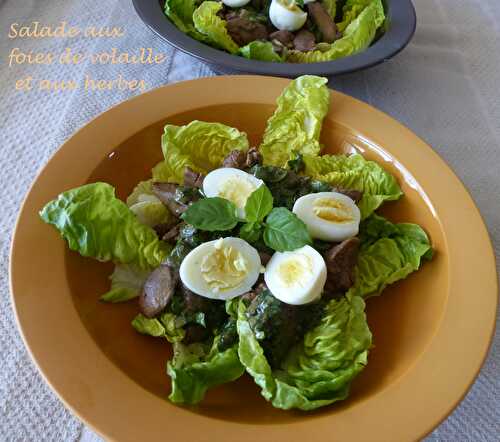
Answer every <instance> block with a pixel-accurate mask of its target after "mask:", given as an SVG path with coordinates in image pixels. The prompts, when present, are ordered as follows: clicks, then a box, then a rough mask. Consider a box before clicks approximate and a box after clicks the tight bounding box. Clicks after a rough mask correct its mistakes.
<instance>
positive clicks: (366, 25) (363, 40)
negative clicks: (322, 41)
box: [288, 0, 385, 63]
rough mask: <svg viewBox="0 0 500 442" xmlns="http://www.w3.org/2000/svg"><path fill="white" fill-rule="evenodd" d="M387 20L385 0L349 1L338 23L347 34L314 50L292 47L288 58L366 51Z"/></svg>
mask: <svg viewBox="0 0 500 442" xmlns="http://www.w3.org/2000/svg"><path fill="white" fill-rule="evenodd" d="M349 6H350V7H349ZM346 7H347V8H346ZM354 17H355V18H354ZM384 21H385V15H384V7H383V5H382V1H381V0H371V1H370V0H357V1H356V2H347V3H346V6H345V7H344V20H343V21H342V22H341V23H339V25H338V29H339V30H340V31H341V32H343V37H342V38H340V39H339V40H336V41H335V42H334V43H332V44H330V45H322V46H321V48H318V49H317V50H314V51H309V52H300V51H292V52H291V53H290V55H289V58H288V61H291V62H294V63H317V62H321V61H330V60H337V59H338V58H342V57H346V56H348V55H352V54H357V53H359V52H362V51H364V50H365V49H366V48H368V46H370V44H371V43H372V42H373V40H374V38H375V35H376V32H377V30H378V29H380V28H381V26H382V25H383V23H384Z"/></svg>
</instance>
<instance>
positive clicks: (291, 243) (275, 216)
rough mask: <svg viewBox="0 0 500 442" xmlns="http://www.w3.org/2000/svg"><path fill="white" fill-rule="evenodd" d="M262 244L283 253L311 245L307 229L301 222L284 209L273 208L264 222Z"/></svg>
mask: <svg viewBox="0 0 500 442" xmlns="http://www.w3.org/2000/svg"><path fill="white" fill-rule="evenodd" d="M264 242H265V243H266V245H267V246H268V247H271V248H272V249H274V250H276V251H278V252H285V251H288V250H296V249H299V248H300V247H303V246H305V245H306V244H311V243H312V239H311V237H310V236H309V232H308V231H307V227H306V225H305V224H304V222H303V221H302V220H300V219H299V218H297V216H296V215H295V214H294V213H292V212H290V211H289V210H288V209H286V208H285V207H275V208H274V209H273V210H272V211H271V213H270V214H269V216H268V217H267V220H266V227H265V229H264Z"/></svg>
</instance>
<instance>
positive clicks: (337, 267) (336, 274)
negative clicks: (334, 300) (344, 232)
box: [324, 237, 360, 297]
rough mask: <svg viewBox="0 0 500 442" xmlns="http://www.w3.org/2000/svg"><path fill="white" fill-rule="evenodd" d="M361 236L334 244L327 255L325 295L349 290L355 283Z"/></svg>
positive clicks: (331, 295) (325, 256) (329, 295)
mask: <svg viewBox="0 0 500 442" xmlns="http://www.w3.org/2000/svg"><path fill="white" fill-rule="evenodd" d="M359 243H360V241H359V238H356V237H354V238H349V239H346V240H344V241H342V242H341V243H340V244H337V245H334V246H333V247H332V248H331V249H329V250H328V251H327V252H326V253H325V255H324V258H325V263H326V268H327V270H328V276H327V280H326V285H325V296H326V297H333V296H335V294H338V293H341V292H345V291H347V290H349V289H350V288H351V287H352V285H353V284H354V267H355V266H356V263H357V261H358V251H359Z"/></svg>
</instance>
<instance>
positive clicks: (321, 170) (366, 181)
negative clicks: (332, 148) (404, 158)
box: [303, 154, 403, 218]
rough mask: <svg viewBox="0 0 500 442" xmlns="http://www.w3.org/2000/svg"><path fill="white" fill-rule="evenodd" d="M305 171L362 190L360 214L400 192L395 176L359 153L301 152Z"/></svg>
mask: <svg viewBox="0 0 500 442" xmlns="http://www.w3.org/2000/svg"><path fill="white" fill-rule="evenodd" d="M303 158H304V163H305V174H306V175H309V176H311V177H313V178H315V179H317V180H321V181H323V182H326V183H329V184H331V185H333V186H337V187H344V188H347V189H355V190H359V191H362V192H363V197H362V199H361V202H360V203H359V209H360V210H361V215H362V217H363V218H366V217H367V216H369V215H370V214H371V213H373V211H375V210H376V209H378V208H379V207H380V205H381V204H382V203H384V202H385V201H394V200H397V199H399V198H400V197H401V196H402V195H403V192H401V189H400V187H399V185H398V183H397V181H396V179H395V178H394V177H393V176H392V175H391V174H390V173H388V172H387V171H385V170H384V169H383V168H382V167H380V166H379V165H378V164H377V163H376V162H374V161H367V160H365V159H364V158H363V156H362V155H360V154H354V155H350V156H347V155H321V156H309V155H304V157H303Z"/></svg>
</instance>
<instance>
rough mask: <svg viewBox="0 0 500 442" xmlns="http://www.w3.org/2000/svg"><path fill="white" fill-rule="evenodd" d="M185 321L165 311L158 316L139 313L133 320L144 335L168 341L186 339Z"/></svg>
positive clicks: (133, 323)
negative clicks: (149, 316)
mask: <svg viewBox="0 0 500 442" xmlns="http://www.w3.org/2000/svg"><path fill="white" fill-rule="evenodd" d="M183 325H184V323H183V322H180V321H179V320H178V318H177V317H176V316H175V315H174V314H173V313H169V312H166V313H163V314H162V315H161V316H159V317H158V318H146V317H145V316H144V315H143V314H142V313H139V314H138V315H137V316H136V317H135V318H134V319H133V320H132V327H134V328H135V329H136V330H137V331H138V332H139V333H141V334H143V335H149V336H153V337H156V338H165V339H167V341H168V342H171V343H176V342H180V341H182V340H183V339H184V335H185V331H184V328H183Z"/></svg>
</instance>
